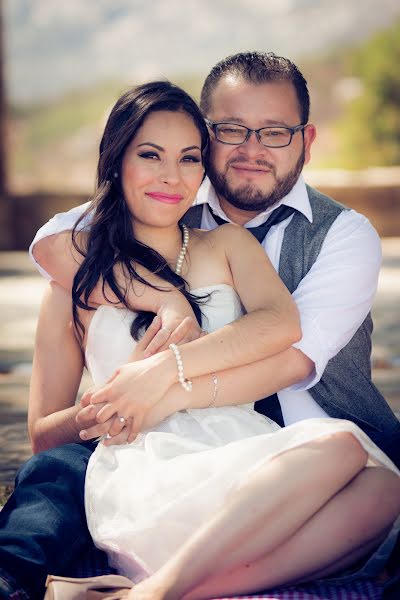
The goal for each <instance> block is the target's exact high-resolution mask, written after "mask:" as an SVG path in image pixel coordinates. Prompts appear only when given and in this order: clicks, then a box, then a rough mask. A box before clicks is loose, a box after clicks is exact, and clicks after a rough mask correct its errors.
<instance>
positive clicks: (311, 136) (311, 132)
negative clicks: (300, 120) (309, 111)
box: [304, 123, 317, 165]
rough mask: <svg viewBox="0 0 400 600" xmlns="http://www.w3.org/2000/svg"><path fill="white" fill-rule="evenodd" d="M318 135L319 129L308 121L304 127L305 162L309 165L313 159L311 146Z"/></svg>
mask: <svg viewBox="0 0 400 600" xmlns="http://www.w3.org/2000/svg"><path fill="white" fill-rule="evenodd" d="M316 137H317V129H316V127H315V125H313V124H312V123H308V124H307V125H306V126H305V128H304V155H305V160H304V164H305V165H307V164H308V163H309V162H310V159H311V146H312V145H313V143H314V140H315V138H316Z"/></svg>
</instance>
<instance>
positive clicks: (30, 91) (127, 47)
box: [3, 0, 400, 103]
mask: <svg viewBox="0 0 400 600" xmlns="http://www.w3.org/2000/svg"><path fill="white" fill-rule="evenodd" d="M396 17H397V18H400V4H399V2H398V0H359V1H358V2H349V0H335V2H332V1H331V0H152V1H151V2H149V1H148V0H85V1H82V0H68V2H60V1H59V0H3V20H4V25H5V50H6V65H5V66H6V68H5V72H6V82H7V91H8V96H9V98H10V99H11V101H12V102H16V103H30V102H40V101H43V100H48V99H53V98H57V97H59V96H61V95H62V94H64V93H65V92H66V91H69V90H71V89H76V88H81V87H86V86H90V85H92V84H94V83H97V82H99V81H103V80H123V81H126V82H127V83H135V82H137V81H140V80H149V79H153V78H155V77H158V76H163V77H168V78H171V79H173V78H174V76H181V75H183V76H187V75H195V76H199V77H204V76H205V75H206V74H207V72H208V71H209V69H210V68H211V67H212V66H213V65H214V64H215V63H216V62H218V61H219V60H220V59H221V58H223V57H224V56H227V55H228V54H232V53H235V52H238V51H242V50H267V51H269V50H272V51H274V52H276V53H277V54H283V55H285V56H289V57H290V58H292V59H294V60H298V59H299V57H307V56H310V55H313V54H315V53H320V52H327V51H329V50H331V49H332V48H335V47H341V46H343V45H345V44H352V43H355V42H357V41H358V40H360V39H363V37H365V36H367V35H369V34H370V33H371V32H373V31H375V30H377V29H380V28H382V27H385V26H387V25H389V24H390V23H391V22H392V21H393V20H394V19H395V18H396Z"/></svg>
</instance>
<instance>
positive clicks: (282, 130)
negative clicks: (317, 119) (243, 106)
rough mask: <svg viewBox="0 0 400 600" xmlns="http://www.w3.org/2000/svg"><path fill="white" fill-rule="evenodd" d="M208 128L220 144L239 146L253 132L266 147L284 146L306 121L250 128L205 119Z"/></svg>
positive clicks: (305, 125)
mask: <svg viewBox="0 0 400 600" xmlns="http://www.w3.org/2000/svg"><path fill="white" fill-rule="evenodd" d="M205 121H206V123H207V125H208V126H209V128H210V129H211V130H212V131H213V132H214V135H215V137H216V139H217V140H218V141H219V142H221V143H222V144H231V145H232V146H239V145H240V144H244V143H245V142H247V140H248V139H249V137H250V136H251V134H252V133H253V132H254V133H255V134H256V136H257V140H258V141H259V142H260V144H262V145H263V146H266V147H267V148H284V147H285V146H289V144H290V142H291V141H292V137H293V136H294V134H295V133H296V132H297V131H303V130H304V128H305V127H307V124H306V123H301V124H300V125H296V126H295V127H261V128H260V129H250V127H245V126H244V125H237V124H236V123H213V122H212V121H210V120H209V119H205Z"/></svg>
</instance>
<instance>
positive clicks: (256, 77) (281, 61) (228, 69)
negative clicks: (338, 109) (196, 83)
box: [200, 52, 310, 123]
mask: <svg viewBox="0 0 400 600" xmlns="http://www.w3.org/2000/svg"><path fill="white" fill-rule="evenodd" d="M227 75H234V76H237V77H241V78H243V79H244V80H245V81H248V82H249V83H254V84H259V83H266V82H269V81H288V82H289V83H291V84H292V85H293V86H294V88H295V90H296V95H297V100H298V104H299V111H300V117H301V122H302V123H307V122H308V118H309V115H310V96H309V93H308V88H307V81H306V80H305V79H304V77H303V75H302V74H301V73H300V71H299V69H298V68H297V67H296V65H295V64H294V63H292V61H291V60H289V59H288V58H284V57H283V56H277V55H276V54H274V53H273V52H239V53H238V54H233V55H232V56H228V57H227V58H224V59H223V60H221V61H220V62H219V63H217V64H216V65H215V67H213V68H212V69H211V71H210V73H209V74H208V75H207V77H206V80H205V82H204V85H203V89H202V90H201V97H200V107H201V110H202V112H203V114H204V115H205V116H207V115H208V113H209V111H210V108H211V104H212V102H211V96H212V93H213V91H214V89H215V87H216V86H217V84H218V82H219V81H220V80H221V79H222V78H223V77H226V76H227Z"/></svg>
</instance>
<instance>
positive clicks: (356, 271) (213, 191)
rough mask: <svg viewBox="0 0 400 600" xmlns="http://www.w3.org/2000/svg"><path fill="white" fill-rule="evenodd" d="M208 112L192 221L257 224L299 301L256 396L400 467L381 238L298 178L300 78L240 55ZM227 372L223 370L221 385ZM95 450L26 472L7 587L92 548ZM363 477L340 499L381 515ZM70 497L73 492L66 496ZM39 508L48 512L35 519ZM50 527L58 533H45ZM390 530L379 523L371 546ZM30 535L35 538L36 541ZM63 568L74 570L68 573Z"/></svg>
mask: <svg viewBox="0 0 400 600" xmlns="http://www.w3.org/2000/svg"><path fill="white" fill-rule="evenodd" d="M201 107H202V110H203V113H204V115H205V117H206V118H207V122H208V126H209V129H210V134H211V155H210V164H209V165H208V174H209V179H210V182H211V184H212V185H211V184H210V182H208V181H206V182H205V183H204V185H203V187H202V189H201V190H200V192H199V198H198V202H199V205H198V206H196V207H194V208H193V209H191V211H189V214H188V216H187V222H188V223H189V224H190V225H192V226H201V227H204V228H208V229H211V228H214V227H216V226H218V225H219V224H221V223H223V222H225V221H232V222H235V223H238V224H240V225H243V226H245V227H247V228H250V229H251V230H252V231H253V233H254V234H255V235H256V237H257V238H258V239H259V241H260V242H261V243H262V244H263V246H264V248H265V250H266V252H267V253H268V255H269V257H270V259H271V261H272V262H273V264H274V266H275V267H276V268H277V269H278V270H279V273H280V275H281V277H282V279H283V280H284V282H285V284H286V285H287V287H288V288H289V290H290V291H291V292H292V293H293V297H294V298H295V300H296V302H297V305H298V307H299V312H300V315H301V322H302V330H303V338H302V340H301V341H300V342H299V343H297V344H295V345H294V346H293V347H292V348H291V349H289V350H287V351H286V352H283V353H281V354H280V355H279V356H276V357H273V359H267V360H265V361H262V364H260V365H258V364H256V365H254V377H253V378H254V380H255V381H261V382H262V381H268V382H269V385H270V384H271V381H272V382H277V381H278V380H279V384H278V383H277V384H276V386H275V389H276V391H277V392H278V391H279V394H278V396H270V397H268V398H266V399H264V400H262V401H260V402H257V403H256V408H257V410H259V411H260V412H263V413H264V414H268V415H269V416H271V417H272V418H273V419H274V420H276V421H278V422H280V423H281V424H282V425H283V424H284V425H288V424H290V423H293V422H295V421H297V420H300V419H304V418H310V417H317V416H327V415H329V416H332V417H340V418H347V419H351V420H353V421H354V422H356V423H357V424H358V425H359V426H360V427H361V428H362V429H364V430H365V431H366V432H367V433H368V435H370V437H372V439H373V440H374V441H375V442H376V443H377V444H378V445H379V446H380V447H381V448H382V449H383V450H384V451H385V452H386V453H387V454H388V455H389V456H391V457H392V459H393V460H394V461H396V462H397V464H399V463H400V455H399V446H400V444H399V441H400V425H399V422H398V421H397V419H396V417H395V416H394V415H393V413H392V411H391V410H390V408H389V407H388V405H387V404H386V402H385V401H384V399H383V398H382V396H381V395H380V394H379V392H378V390H377V389H376V388H375V387H374V386H373V384H372V382H371V377H370V333H371V321H370V317H369V310H370V307H371V303H372V299H373V296H374V294H375V291H376V285H377V277H378V272H379V266H380V248H379V240H378V237H377V235H376V232H375V231H374V229H373V228H372V227H371V225H370V224H369V223H368V221H367V219H365V217H363V216H361V215H359V214H357V213H355V212H354V211H349V210H347V209H344V207H341V206H340V205H338V204H336V203H335V202H334V201H332V200H330V199H329V198H327V197H326V196H323V195H321V194H319V193H318V192H317V191H316V190H313V189H312V188H307V187H306V186H305V184H304V182H303V179H302V177H301V171H302V168H303V165H304V164H306V163H307V162H308V161H309V160H310V149H311V146H312V143H313V141H314V139H315V127H314V126H313V125H311V124H309V123H308V118H309V97H308V91H307V84H306V82H305V80H304V78H303V76H302V75H301V73H300V72H299V71H298V69H297V68H296V67H295V65H293V63H291V62H290V61H289V60H287V59H284V58H281V57H276V56H275V55H273V54H263V53H244V54H238V55H235V56H233V57H229V58H228V59H226V60H224V61H222V62H221V63H219V64H218V65H216V67H214V68H213V69H212V71H211V73H210V74H209V76H208V77H207V79H206V81H205V84H204V87H203V91H202V95H201ZM276 209H277V212H275V210H276ZM81 210H82V209H81V207H79V208H78V209H74V210H73V211H70V213H67V215H64V216H63V215H61V216H57V217H56V218H55V219H54V220H52V222H50V223H49V224H47V225H46V226H45V227H44V228H43V229H42V230H41V231H40V232H39V234H38V236H37V238H36V239H35V241H34V243H35V242H36V243H37V245H36V248H35V249H34V255H35V256H36V258H37V259H38V260H39V262H40V263H41V264H42V266H44V267H45V268H46V269H47V270H48V271H49V272H51V268H50V267H51V257H50V258H49V256H48V252H47V250H46V247H47V248H48V247H49V244H50V246H51V243H50V242H49V240H46V239H43V237H44V236H46V235H50V234H51V233H55V232H57V231H61V230H64V229H69V228H71V227H72V226H73V224H74V223H75V221H76V218H77V216H78V215H79V214H80V213H81ZM269 227H270V229H269ZM41 239H42V240H43V241H42V242H41V243H39V241H40V240H41ZM46 245H47V246H46ZM294 374H295V377H294ZM278 375H279V376H278ZM224 377H225V375H224V373H221V374H220V375H219V379H220V385H223V384H224ZM285 377H287V379H286V380H285ZM294 378H295V379H296V383H295V385H293V379H294ZM249 384H250V382H249ZM115 385H116V386H118V379H116V383H115ZM287 386H288V387H287ZM116 389H118V388H116ZM77 420H78V423H79V428H80V429H84V430H85V431H86V439H92V438H94V437H96V436H97V435H99V434H100V433H101V430H100V429H99V426H98V425H97V423H96V421H95V419H94V418H93V416H92V415H90V414H89V413H88V411H87V409H85V408H83V409H82V410H80V411H79V409H77ZM120 435H124V434H123V432H122V433H121V434H120ZM70 441H77V440H76V437H75V438H71V440H70ZM90 452H91V448H90V443H89V444H87V445H86V446H82V445H81V446H79V445H77V444H73V445H69V446H63V447H59V448H56V449H54V450H49V451H47V452H45V453H43V454H41V455H38V456H36V457H34V458H33V459H32V460H31V461H29V462H28V464H27V465H26V466H25V467H24V468H23V469H22V471H21V473H20V475H19V484H18V486H17V491H16V492H15V493H14V495H13V498H12V500H11V502H10V505H9V507H7V509H6V512H5V516H4V520H5V519H6V518H7V519H9V520H10V521H9V522H12V523H13V527H14V533H13V537H12V536H11V535H10V527H9V526H8V527H7V526H4V527H3V530H2V531H1V532H0V546H1V547H2V550H0V567H1V568H2V569H4V572H3V581H4V586H5V585H8V586H9V589H10V590H12V589H19V588H21V587H23V588H25V589H26V590H28V592H29V593H30V594H31V595H32V597H33V590H32V588H33V584H32V582H33V581H34V580H35V579H34V578H35V576H36V581H40V582H42V581H43V577H44V574H45V573H46V572H48V571H52V572H60V570H61V569H62V565H63V563H64V564H65V565H67V563H68V562H69V563H71V561H72V558H73V556H74V552H78V551H79V552H80V553H81V552H82V548H83V547H84V546H85V544H86V545H88V544H89V543H90V539H89V535H88V532H87V530H86V529H85V525H84V523H85V521H84V511H83V482H84V472H85V467H86V463H87V460H88V458H89V456H90ZM368 471H369V473H368V477H363V476H359V478H356V479H355V480H354V481H353V482H352V484H350V486H348V488H347V489H346V494H343V496H341V497H337V501H338V502H339V503H340V506H341V510H343V511H349V509H350V507H354V505H356V506H357V503H358V500H359V498H363V500H364V504H363V511H364V512H365V515H367V516H368V519H374V518H378V517H379V515H377V514H376V513H377V511H376V510H374V507H373V504H372V501H373V498H374V497H376V496H377V494H379V493H381V494H382V495H385V496H386V497H387V496H388V495H390V493H398V490H397V489H396V490H394V488H393V485H392V484H393V480H392V479H391V478H390V477H389V476H386V475H385V473H382V471H380V470H379V469H377V470H375V469H369V470H368ZM389 475H390V474H389ZM386 477H388V478H386ZM49 479H52V481H51V483H50V482H49ZM60 480H61V481H60ZM67 491H69V493H71V492H73V494H74V496H73V497H72V498H71V499H70V497H68V496H66V493H67ZM371 491H372V492H373V493H370V492H371ZM339 496H340V495H339ZM345 496H346V497H345ZM43 498H44V499H43ZM35 502H36V505H37V507H38V508H40V510H41V512H40V513H38V514H36V515H34V519H33V520H34V522H33V523H32V518H33V517H32V506H33V505H34V504H35ZM368 503H370V504H368ZM29 507H30V508H29ZM12 508H14V510H11V509H12ZM28 509H29V510H28ZM56 511H57V512H56ZM62 511H64V513H65V514H64V515H62V514H61V515H60V514H59V513H60V512H61V513H62ZM55 512H56V514H55ZM28 515H31V517H30V518H31V522H28V523H29V527H28V526H27V525H26V521H25V528H26V529H25V530H24V529H23V526H22V523H23V522H24V518H26V519H27V518H28ZM358 516H359V515H357V517H358ZM49 519H53V523H52V527H53V529H54V532H52V531H49V529H50V528H49V526H48V522H49ZM356 521H357V523H356ZM390 526H391V523H381V524H380V525H379V527H378V530H379V532H380V533H379V535H377V536H376V541H375V546H379V543H380V542H381V541H382V540H383V539H384V538H385V535H386V533H387V531H388V530H389V529H390ZM357 528H358V529H357ZM359 528H360V521H359V520H358V519H357V518H356V515H355V517H354V532H351V533H350V535H351V534H353V535H354V536H355V537H357V536H360V537H359V538H358V537H357V544H356V545H357V546H358V550H359V548H360V547H363V546H365V552H366V553H367V552H370V551H371V544H370V542H371V541H370V540H366V539H364V538H363V537H362V535H360V534H359V533H358V534H357V533H356V531H359ZM26 531H29V532H32V535H30V536H29V539H28V540H26V539H25V538H26ZM24 533H25V535H24ZM394 539H395V537H394V533H393V534H392V537H391V539H389V540H386V542H385V544H386V554H385V555H387V554H388V552H389V550H390V547H391V546H393V543H394ZM73 544H74V545H75V547H74V546H73ZM21 548H22V550H21ZM60 548H63V549H64V556H61V551H60ZM67 568H68V569H70V572H71V569H72V567H70V566H69V565H67ZM19 573H22V574H21V575H18V574H19ZM6 582H7V583H6ZM17 582H18V583H17ZM33 589H34V588H33ZM0 597H1V595H0ZM3 597H7V596H5V595H4V596H3Z"/></svg>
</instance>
